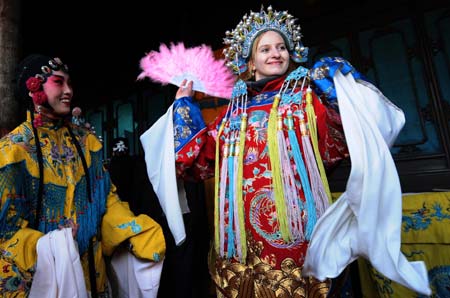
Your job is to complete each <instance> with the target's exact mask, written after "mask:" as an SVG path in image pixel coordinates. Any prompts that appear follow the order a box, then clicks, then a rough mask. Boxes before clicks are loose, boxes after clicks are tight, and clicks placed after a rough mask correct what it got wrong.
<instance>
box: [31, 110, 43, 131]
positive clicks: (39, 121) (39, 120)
mask: <svg viewBox="0 0 450 298" xmlns="http://www.w3.org/2000/svg"><path fill="white" fill-rule="evenodd" d="M36 110H37V115H36V116H35V117H34V120H33V125H34V127H40V126H42V124H43V123H42V116H41V106H40V105H39V106H37V109H36Z"/></svg>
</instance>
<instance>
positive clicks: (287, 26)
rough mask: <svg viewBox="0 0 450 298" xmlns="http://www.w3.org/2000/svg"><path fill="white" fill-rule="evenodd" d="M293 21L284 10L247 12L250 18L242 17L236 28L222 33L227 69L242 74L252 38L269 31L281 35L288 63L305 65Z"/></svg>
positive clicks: (305, 50) (306, 54) (248, 55)
mask: <svg viewBox="0 0 450 298" xmlns="http://www.w3.org/2000/svg"><path fill="white" fill-rule="evenodd" d="M295 22H296V19H294V17H293V16H292V15H290V14H289V13H288V12H287V11H281V12H280V11H276V10H275V11H273V10H272V6H269V7H268V8H267V12H266V11H264V8H263V7H261V11H260V12H253V11H250V15H247V14H245V15H244V17H243V19H242V21H240V22H239V24H238V25H237V27H236V29H234V30H233V31H231V32H230V31H227V32H226V33H225V34H226V37H225V38H224V44H225V45H227V48H225V49H224V51H223V53H224V55H225V59H226V60H227V66H228V67H230V68H231V69H232V70H233V72H234V73H236V74H240V73H243V72H245V71H246V70H247V61H248V58H249V57H250V54H251V50H252V45H253V42H254V41H255V38H256V37H258V36H259V35H260V34H261V33H263V32H266V31H269V30H274V31H276V32H278V33H280V34H281V36H282V37H283V39H284V40H285V42H286V46H287V47H288V50H289V52H290V53H291V58H292V60H294V61H295V62H297V63H300V62H305V61H306V60H307V57H308V48H307V47H304V46H303V44H302V42H301V37H302V35H301V33H300V25H297V24H295Z"/></svg>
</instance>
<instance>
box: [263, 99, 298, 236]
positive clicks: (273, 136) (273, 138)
mask: <svg viewBox="0 0 450 298" xmlns="http://www.w3.org/2000/svg"><path fill="white" fill-rule="evenodd" d="M279 102H280V95H279V94H277V95H276V96H275V98H274V100H273V105H272V108H271V110H270V115H269V124H268V128H267V138H268V142H269V158H270V166H271V170H272V181H273V193H274V196H275V207H276V210H277V215H278V216H277V217H278V223H279V224H280V232H281V236H282V238H283V240H284V241H286V242H289V241H290V240H291V239H292V236H291V235H290V230H289V224H288V222H287V218H288V217H287V212H286V204H285V201H284V191H283V180H282V177H281V167H280V158H279V154H278V141H277V122H278V121H277V118H278V104H279Z"/></svg>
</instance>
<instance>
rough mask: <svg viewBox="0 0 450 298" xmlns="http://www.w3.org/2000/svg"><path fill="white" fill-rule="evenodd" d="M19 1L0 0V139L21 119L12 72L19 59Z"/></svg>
mask: <svg viewBox="0 0 450 298" xmlns="http://www.w3.org/2000/svg"><path fill="white" fill-rule="evenodd" d="M20 7H21V0H0V137H1V136H3V135H5V134H6V133H7V132H9V131H10V130H11V129H13V128H14V127H16V126H17V125H18V124H19V122H20V120H21V119H23V117H21V115H18V111H19V102H18V101H17V100H16V99H15V98H14V83H13V79H14V72H15V67H16V65H17V63H18V57H19V54H20V53H19V49H20V46H19V28H20V12H21V10H20Z"/></svg>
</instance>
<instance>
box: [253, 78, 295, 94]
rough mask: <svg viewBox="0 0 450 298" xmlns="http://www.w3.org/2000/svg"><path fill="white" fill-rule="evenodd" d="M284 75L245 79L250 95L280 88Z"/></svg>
mask: <svg viewBox="0 0 450 298" xmlns="http://www.w3.org/2000/svg"><path fill="white" fill-rule="evenodd" d="M285 79H286V76H285V75H284V76H272V77H268V78H264V79H261V80H259V81H247V82H246V84H247V87H248V88H249V91H250V93H251V94H252V95H257V94H260V93H263V92H270V91H277V90H280V88H281V86H282V85H283V83H284V80H285Z"/></svg>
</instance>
